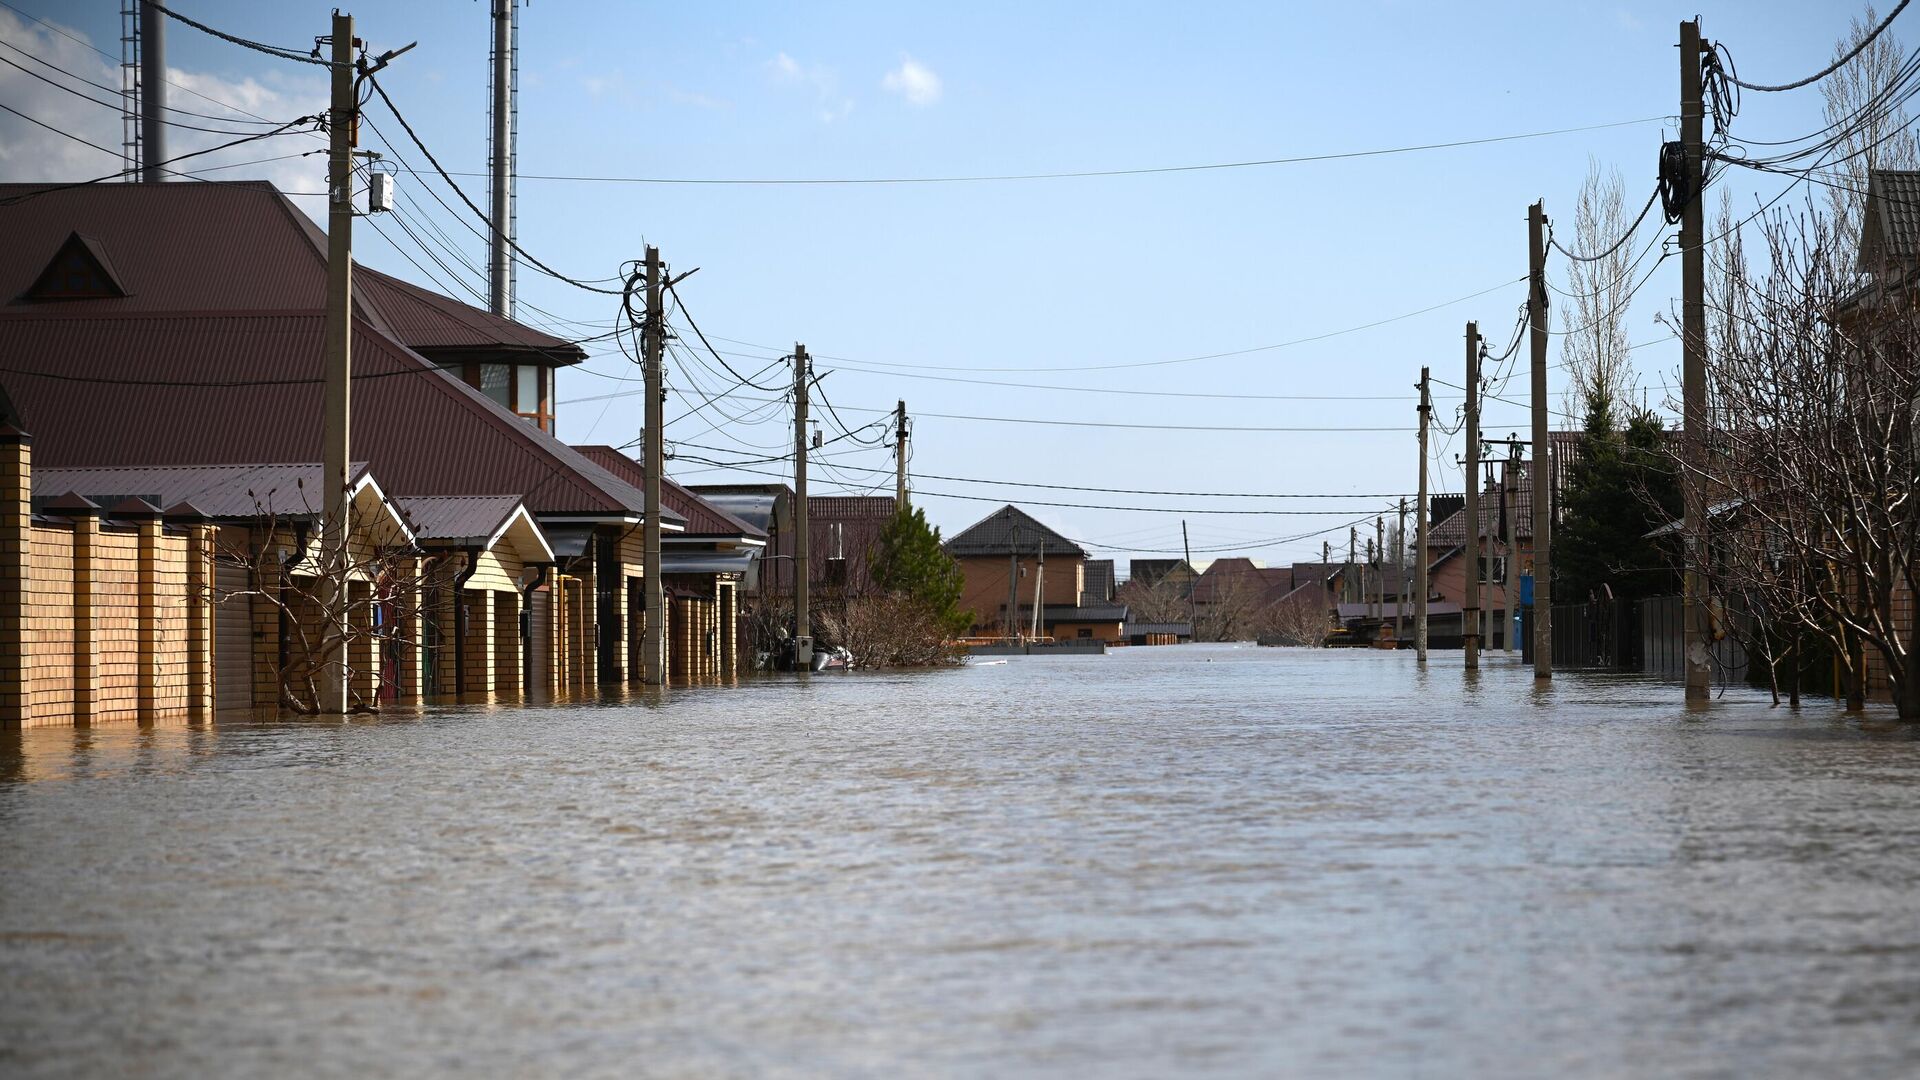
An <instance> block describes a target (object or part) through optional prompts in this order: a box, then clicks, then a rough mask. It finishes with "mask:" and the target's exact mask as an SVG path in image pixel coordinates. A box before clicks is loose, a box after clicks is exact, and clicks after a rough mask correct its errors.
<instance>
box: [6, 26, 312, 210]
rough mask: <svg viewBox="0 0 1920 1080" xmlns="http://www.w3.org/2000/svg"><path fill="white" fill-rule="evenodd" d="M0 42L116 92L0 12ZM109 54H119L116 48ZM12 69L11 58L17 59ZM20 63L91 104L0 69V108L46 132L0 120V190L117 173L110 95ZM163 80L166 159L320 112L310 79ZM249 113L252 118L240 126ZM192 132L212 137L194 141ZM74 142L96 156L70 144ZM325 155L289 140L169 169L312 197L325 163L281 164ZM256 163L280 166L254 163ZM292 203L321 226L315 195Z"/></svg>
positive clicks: (56, 39) (262, 142)
mask: <svg viewBox="0 0 1920 1080" xmlns="http://www.w3.org/2000/svg"><path fill="white" fill-rule="evenodd" d="M62 29H66V28H65V27H63V28H62ZM68 32H69V33H72V34H73V35H74V37H75V38H82V39H84V38H85V35H84V34H82V33H80V32H79V31H74V30H69V31H68ZM0 40H4V41H6V42H7V43H9V44H11V45H13V46H15V47H16V48H19V49H21V50H22V51H24V52H27V53H29V54H31V55H33V56H35V57H38V58H39V59H41V60H44V61H46V63H47V64H49V65H53V66H54V67H59V68H62V69H64V70H65V71H68V72H72V73H73V74H74V75H77V76H79V77H81V78H85V79H89V80H92V81H93V82H96V83H101V84H104V85H106V86H118V85H120V69H119V66H118V65H117V64H115V63H113V62H112V61H111V60H109V59H108V58H107V57H105V56H102V55H101V54H100V53H97V52H95V51H93V50H92V49H91V48H88V47H87V46H86V45H84V44H82V43H81V42H79V41H75V40H74V39H73V38H69V37H65V36H62V35H61V34H57V33H54V32H53V31H52V30H49V29H48V28H47V27H45V26H42V25H40V24H38V23H32V22H27V21H25V20H22V19H20V18H18V17H16V16H15V15H14V14H13V13H12V12H11V11H7V10H5V9H0ZM110 44H113V45H115V46H117V45H118V43H117V42H113V43H110ZM15 59H16V60H19V59H20V58H19V57H18V56H17V55H16V56H15ZM20 63H21V64H22V66H24V67H27V68H30V69H33V70H34V71H36V72H38V73H39V74H41V75H43V76H45V77H46V78H48V79H51V80H53V81H54V82H56V83H58V84H59V85H60V86H67V87H71V88H73V89H75V90H77V91H80V92H82V93H84V94H85V95H87V97H91V98H93V99H95V100H94V101H91V102H89V101H87V100H86V99H85V98H83V97H79V96H76V95H75V94H72V93H68V92H66V91H64V90H61V89H59V88H58V87H56V86H52V85H49V84H48V83H46V82H42V81H41V80H39V79H36V78H33V77H32V76H31V75H28V74H27V73H26V72H24V71H21V70H20V69H18V68H14V67H6V66H0V101H5V102H6V103H7V105H8V106H9V107H11V108H15V109H18V110H20V111H21V112H22V113H25V114H26V115H28V116H31V117H33V118H34V119H35V120H38V121H41V122H42V123H44V124H46V125H47V127H41V126H39V125H36V124H34V123H31V122H29V121H27V120H23V119H21V118H20V117H17V116H14V115H12V114H10V113H0V180H5V181H12V182H36V181H61V182H66V181H77V180H91V179H93V178H95V177H98V176H102V175H106V174H109V173H114V172H116V171H118V170H119V168H120V167H121V158H120V141H121V138H122V136H121V120H120V111H119V108H118V105H119V99H118V97H117V95H114V94H112V93H111V92H109V91H106V90H101V89H99V88H97V87H91V86H86V85H84V84H82V83H80V82H77V81H75V80H74V79H70V78H68V77H67V76H65V75H63V74H61V73H60V72H58V71H54V70H52V69H51V68H49V67H42V66H41V65H39V64H36V63H34V62H33V61H32V60H20ZM167 79H168V82H169V84H170V85H169V86H168V91H169V93H168V97H167V104H168V105H169V106H170V107H171V108H173V109H178V110H184V112H171V113H168V114H166V115H167V116H168V118H170V119H172V120H174V121H176V126H171V127H169V128H168V129H167V140H168V142H167V157H168V158H170V159H171V158H178V157H180V156H181V155H185V154H191V153H193V152H194V151H196V150H203V149H206V148H208V147H211V146H217V145H219V144H221V143H226V142H232V141H234V140H235V139H236V138H238V137H240V136H241V135H242V134H255V133H258V132H262V131H267V130H270V128H269V127H268V126H267V125H266V124H262V123H260V122H258V118H259V117H265V118H267V119H269V120H272V121H275V122H276V123H277V122H282V121H287V120H292V119H293V118H295V117H297V116H306V115H313V114H315V113H318V112H320V111H322V110H323V109H324V108H325V106H326V101H327V88H326V83H325V81H324V79H322V78H317V77H285V78H283V77H278V76H269V77H267V78H266V80H265V81H262V80H260V79H255V78H253V77H251V76H250V77H248V78H245V79H241V80H238V81H234V80H228V79H221V78H217V77H215V76H212V75H204V74H200V73H197V72H190V71H182V70H180V69H178V68H170V69H168V71H167ZM202 95H204V96H202ZM209 99H212V100H209ZM101 102H110V103H111V104H101ZM221 103H225V104H221ZM229 106H232V107H229ZM186 112H192V113H204V114H206V115H205V116H189V115H185V113H186ZM249 113H251V114H255V115H252V116H249V115H247V114H249ZM210 117H218V118H224V119H210ZM180 125H190V126H180ZM48 128H53V129H57V130H48ZM193 128H214V129H219V130H216V131H196V130H193ZM61 133H65V134H61ZM68 136H72V137H71V138H69V137H68ZM80 139H84V140H86V142H87V143H94V144H96V145H97V146H99V147H104V148H105V150H104V151H103V150H100V149H95V147H93V146H88V145H86V143H83V142H80V141H77V140H80ZM325 146H326V142H325V140H324V138H315V137H313V136H310V135H303V134H298V133H289V134H286V135H278V136H275V137H273V138H270V139H259V140H256V141H253V142H249V143H245V144H243V145H239V146H235V147H232V148H230V149H226V150H217V151H214V152H213V153H210V154H204V155H201V156H198V157H194V158H191V159H189V160H186V161H181V162H179V163H178V164H177V165H175V166H174V168H176V169H178V170H180V171H182V172H187V173H192V174H195V175H204V176H205V177H206V178H207V179H210V180H242V179H252V180H269V181H272V182H273V183H274V184H275V185H276V186H278V187H279V188H280V189H281V190H282V191H286V192H288V193H290V194H291V193H295V192H316V193H318V192H320V191H322V190H323V189H324V188H325V187H326V158H325V156H324V155H319V154H316V155H313V156H311V157H300V156H289V155H300V154H304V153H305V152H306V151H309V150H315V149H324V148H325ZM262 158H276V159H279V160H274V161H261V160H260V159H262ZM242 163H249V164H242ZM222 166H230V167H226V168H223V167H222ZM176 179H180V178H178V177H176ZM189 182H190V181H189ZM295 202H297V203H299V204H300V205H301V208H302V209H303V210H305V211H306V212H307V213H308V214H310V215H315V216H316V218H317V220H320V221H325V219H326V198H325V196H324V195H319V194H316V195H314V196H312V197H299V196H296V197H295Z"/></svg>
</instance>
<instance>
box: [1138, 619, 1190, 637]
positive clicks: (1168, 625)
mask: <svg viewBox="0 0 1920 1080" xmlns="http://www.w3.org/2000/svg"><path fill="white" fill-rule="evenodd" d="M1126 633H1127V634H1128V635H1133V634H1173V635H1176V636H1178V637H1192V636H1193V624H1192V623H1183V622H1129V623H1127V626H1126Z"/></svg>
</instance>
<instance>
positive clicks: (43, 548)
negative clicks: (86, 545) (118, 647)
mask: <svg viewBox="0 0 1920 1080" xmlns="http://www.w3.org/2000/svg"><path fill="white" fill-rule="evenodd" d="M31 535H32V541H31V543H32V550H31V552H30V553H29V554H28V556H27V616H26V649H25V650H24V652H25V657H24V659H25V661H26V665H27V669H28V671H30V672H31V673H32V677H33V694H32V695H31V699H30V700H29V701H28V702H27V707H28V709H29V716H28V718H27V721H26V723H28V724H35V725H38V724H66V723H70V722H71V718H72V715H73V666H74V665H73V529H72V528H70V527H61V526H51V527H48V526H39V525H36V526H34V527H33V530H32V534H31Z"/></svg>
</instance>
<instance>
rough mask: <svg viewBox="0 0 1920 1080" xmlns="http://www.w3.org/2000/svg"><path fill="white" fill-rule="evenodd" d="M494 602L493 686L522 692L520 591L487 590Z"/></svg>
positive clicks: (510, 691) (500, 690) (499, 689)
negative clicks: (491, 591) (489, 591)
mask: <svg viewBox="0 0 1920 1080" xmlns="http://www.w3.org/2000/svg"><path fill="white" fill-rule="evenodd" d="M488 596H489V598H490V600H491V603H492V605H493V690H494V692H495V693H501V694H517V693H519V692H520V658H521V657H522V656H523V655H525V654H523V653H522V652H521V651H520V594H519V593H517V592H513V591H511V590H506V591H500V592H493V593H489V594H488Z"/></svg>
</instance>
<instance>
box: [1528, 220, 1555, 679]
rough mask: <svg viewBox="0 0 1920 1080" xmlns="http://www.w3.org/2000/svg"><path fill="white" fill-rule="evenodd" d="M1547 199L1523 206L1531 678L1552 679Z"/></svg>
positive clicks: (1551, 458)
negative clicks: (1529, 342)
mask: <svg viewBox="0 0 1920 1080" xmlns="http://www.w3.org/2000/svg"><path fill="white" fill-rule="evenodd" d="M1546 234H1547V201H1546V200H1545V199H1541V200H1539V201H1537V202H1535V203H1534V204H1533V205H1532V206H1531V207H1528V209H1527V267H1528V273H1527V321H1528V322H1530V323H1532V324H1533V474H1534V475H1533V677H1534V678H1535V679H1536V680H1539V679H1551V678H1553V475H1552V473H1553V455H1552V453H1551V451H1550V450H1549V449H1548V447H1547V437H1548V435H1547V235H1546Z"/></svg>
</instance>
